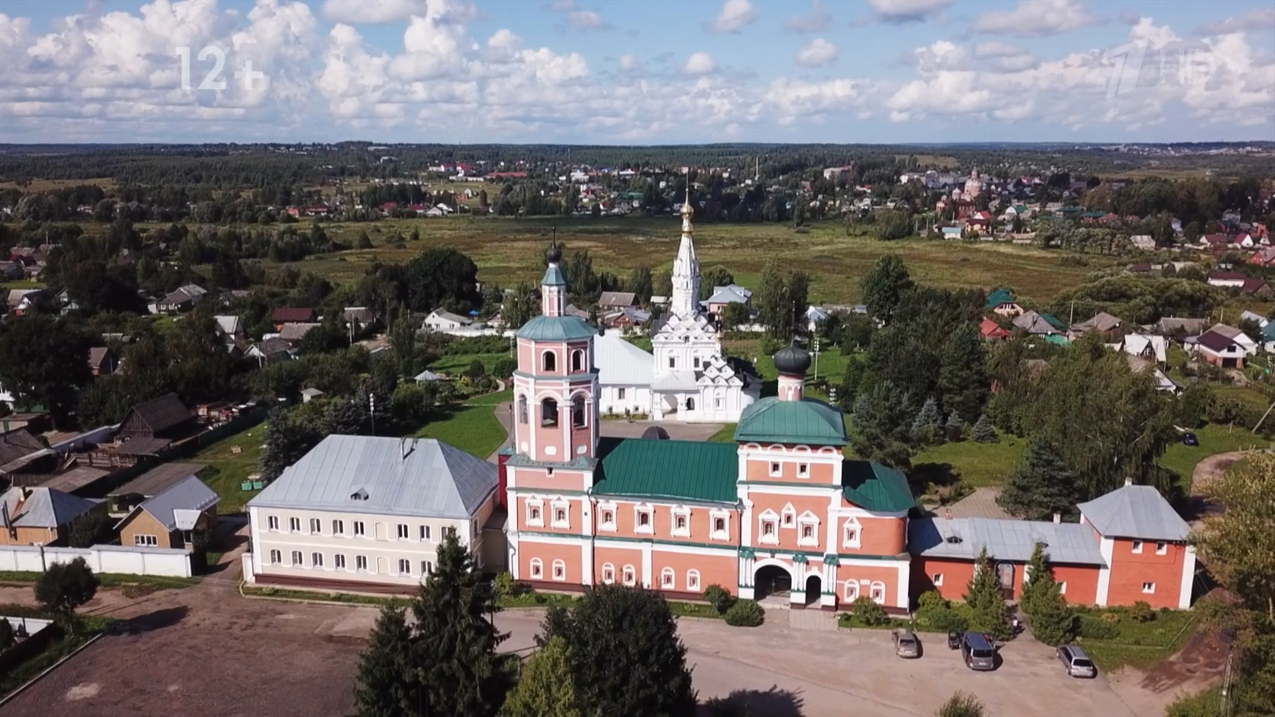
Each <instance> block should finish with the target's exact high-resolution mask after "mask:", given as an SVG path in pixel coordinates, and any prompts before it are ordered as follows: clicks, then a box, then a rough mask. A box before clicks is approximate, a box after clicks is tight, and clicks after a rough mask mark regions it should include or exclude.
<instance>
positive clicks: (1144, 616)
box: [1128, 600, 1155, 622]
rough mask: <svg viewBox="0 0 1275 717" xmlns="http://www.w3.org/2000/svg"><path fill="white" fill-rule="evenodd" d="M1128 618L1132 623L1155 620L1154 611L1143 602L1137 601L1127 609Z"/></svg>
mask: <svg viewBox="0 0 1275 717" xmlns="http://www.w3.org/2000/svg"><path fill="white" fill-rule="evenodd" d="M1128 613H1129V617H1130V618H1132V619H1133V621H1134V622H1151V621H1152V620H1154V619H1155V610H1152V609H1151V606H1150V605H1149V604H1147V602H1146V601H1145V600H1139V601H1137V602H1135V603H1134V604H1133V605H1131V606H1130V607H1129V610H1128Z"/></svg>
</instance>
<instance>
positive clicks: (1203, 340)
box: [1187, 324, 1257, 368]
mask: <svg viewBox="0 0 1275 717" xmlns="http://www.w3.org/2000/svg"><path fill="white" fill-rule="evenodd" d="M1187 350H1189V351H1193V352H1194V353H1195V354H1196V355H1197V356H1199V357H1200V358H1201V359H1202V360H1204V361H1206V362H1208V363H1211V364H1213V365H1214V366H1221V367H1222V368H1244V360H1245V359H1246V358H1247V357H1248V356H1250V355H1252V354H1253V353H1254V352H1255V351H1256V350H1257V342H1255V341H1253V340H1252V339H1251V338H1249V337H1248V336H1247V335H1245V334H1244V332H1243V331H1240V330H1239V329H1237V328H1235V327H1233V326H1227V325H1225V324H1215V325H1213V327H1212V328H1210V329H1209V330H1208V331H1205V332H1204V333H1202V334H1200V335H1199V336H1198V337H1196V339H1195V341H1194V342H1189V343H1188V344H1187Z"/></svg>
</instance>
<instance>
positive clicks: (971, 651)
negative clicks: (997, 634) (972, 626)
mask: <svg viewBox="0 0 1275 717" xmlns="http://www.w3.org/2000/svg"><path fill="white" fill-rule="evenodd" d="M961 657H962V658H964V659H965V666H966V667H968V668H970V669H971V670H978V671H980V672H982V671H987V670H994V669H996V647H995V645H994V644H993V643H992V639H991V638H990V637H988V636H987V635H984V634H983V633H981V632H966V633H965V634H963V635H961Z"/></svg>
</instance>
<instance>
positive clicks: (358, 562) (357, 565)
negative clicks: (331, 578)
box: [354, 555, 368, 573]
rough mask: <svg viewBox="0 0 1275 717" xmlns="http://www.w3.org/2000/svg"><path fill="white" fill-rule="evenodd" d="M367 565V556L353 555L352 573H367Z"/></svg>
mask: <svg viewBox="0 0 1275 717" xmlns="http://www.w3.org/2000/svg"><path fill="white" fill-rule="evenodd" d="M367 565H368V563H367V556H366V555H355V556H354V572H356V573H366V572H367Z"/></svg>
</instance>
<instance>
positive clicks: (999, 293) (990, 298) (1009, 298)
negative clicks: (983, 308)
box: [987, 289, 1014, 309]
mask: <svg viewBox="0 0 1275 717" xmlns="http://www.w3.org/2000/svg"><path fill="white" fill-rule="evenodd" d="M1012 303H1014V295H1013V294H1011V293H1009V289H997V290H996V291H993V292H992V293H990V294H988V295H987V308H989V309H995V308H996V307H997V306H1000V305H1001V304H1012Z"/></svg>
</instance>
